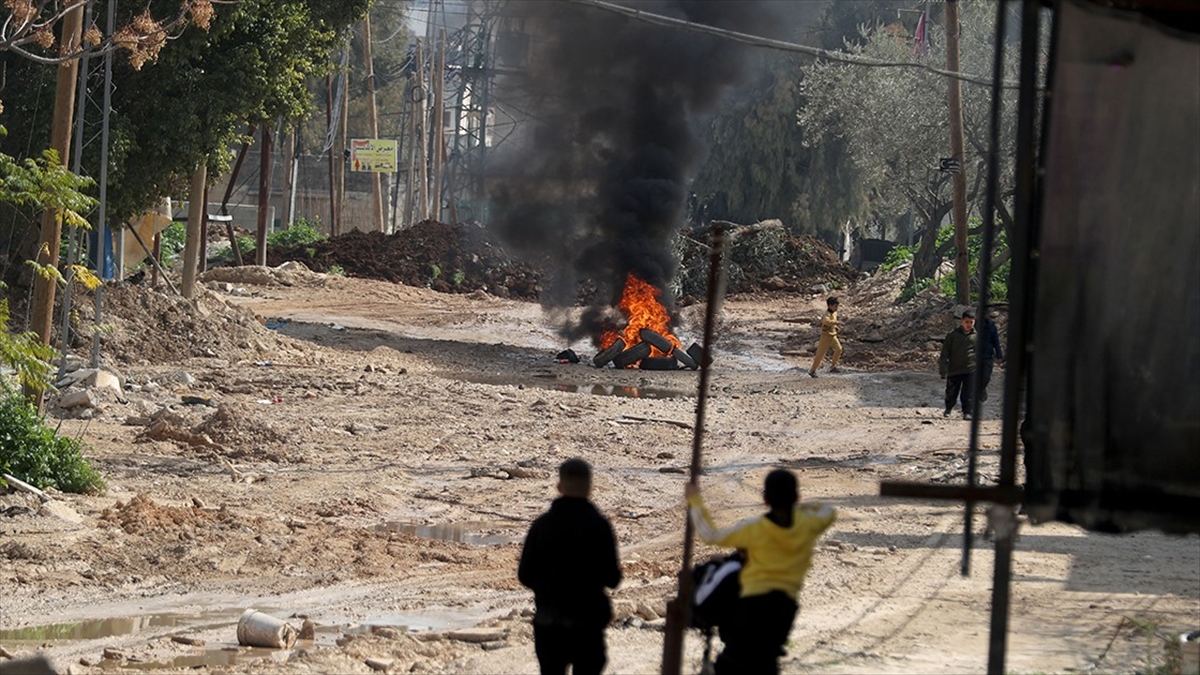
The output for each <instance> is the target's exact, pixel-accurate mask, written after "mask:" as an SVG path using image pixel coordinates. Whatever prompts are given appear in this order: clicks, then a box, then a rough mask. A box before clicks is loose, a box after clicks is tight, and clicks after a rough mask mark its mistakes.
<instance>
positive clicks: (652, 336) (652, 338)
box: [638, 328, 675, 354]
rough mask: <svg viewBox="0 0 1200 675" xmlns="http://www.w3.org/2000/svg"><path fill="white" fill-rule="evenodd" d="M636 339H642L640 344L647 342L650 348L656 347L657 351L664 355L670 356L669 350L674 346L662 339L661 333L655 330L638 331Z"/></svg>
mask: <svg viewBox="0 0 1200 675" xmlns="http://www.w3.org/2000/svg"><path fill="white" fill-rule="evenodd" d="M638 337H640V338H642V342H649V343H650V346H652V347H657V348H658V350H659V351H661V352H662V353H664V354H670V353H671V349H672V348H673V347H674V346H675V345H673V344H671V341H670V340H668V339H667V338H665V337H663V336H662V333H659V332H658V331H655V330H650V329H649V328H642V329H641V330H639V331H638Z"/></svg>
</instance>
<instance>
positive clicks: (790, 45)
mask: <svg viewBox="0 0 1200 675" xmlns="http://www.w3.org/2000/svg"><path fill="white" fill-rule="evenodd" d="M566 1H567V2H572V3H575V4H577V5H584V6H586V7H595V8H596V9H602V10H604V11H607V12H613V13H616V14H623V15H625V16H627V17H630V18H632V19H635V20H637V21H644V22H646V23H651V24H655V25H659V26H668V27H672V28H682V29H684V30H689V31H692V32H697V33H707V34H709V35H715V36H717V37H722V38H727V39H730V40H734V41H736V42H741V43H743V44H748V45H753V46H755V47H767V48H769V49H779V50H782V51H788V52H799V53H801V54H808V55H810V56H816V57H820V58H824V59H828V60H830V61H838V62H841V63H848V64H850V65H855V66H869V67H872V68H915V69H917V70H925V71H928V72H931V73H934V74H937V75H942V76H944V77H950V78H954V79H956V80H962V81H963V82H970V83H972V84H978V85H982V86H985V87H991V86H992V81H991V79H989V78H986V77H979V76H978V75H970V74H968V73H959V72H954V71H950V70H945V69H942V68H935V67H933V66H930V65H928V64H924V63H917V62H915V61H879V60H877V59H869V58H865V57H861V56H855V55H853V54H847V53H845V52H835V51H830V50H828V49H821V48H820V47H809V46H808V45H801V44H796V43H794V42H786V41H784V40H775V39H773V38H767V37H762V36H760V35H751V34H749V33H741V32H738V31H735V30H728V29H725V28H717V27H716V26H709V25H706V24H702V23H696V22H694V21H686V20H684V19H676V18H674V17H670V16H664V15H662V14H655V13H653V12H647V11H645V10H641V9H634V8H632V7H624V6H622V5H618V4H614V3H611V2H605V0H566ZM1001 86H1002V87H1003V88H1005V89H1016V88H1017V85H1016V84H1009V83H1002V85H1001Z"/></svg>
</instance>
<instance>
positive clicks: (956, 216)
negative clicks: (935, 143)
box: [946, 0, 971, 305]
mask: <svg viewBox="0 0 1200 675" xmlns="http://www.w3.org/2000/svg"><path fill="white" fill-rule="evenodd" d="M958 67H959V66H958V0H946V70H949V71H950V72H952V73H957V72H958ZM948 83H949V85H948V86H949V92H948V93H947V96H946V103H947V105H948V106H949V108H950V155H951V156H952V157H953V158H954V159H957V160H958V162H959V169H958V171H955V172H954V173H953V174H951V184H952V185H951V187H952V192H951V205H952V206H951V212H952V213H953V220H954V251H955V255H954V275H955V293H956V295H957V296H958V304H960V305H969V304H971V278H970V271H969V269H968V261H967V174H966V170H967V162H966V158H965V157H963V113H962V83H961V82H960V81H959V80H958V78H953V77H952V78H949V79H948Z"/></svg>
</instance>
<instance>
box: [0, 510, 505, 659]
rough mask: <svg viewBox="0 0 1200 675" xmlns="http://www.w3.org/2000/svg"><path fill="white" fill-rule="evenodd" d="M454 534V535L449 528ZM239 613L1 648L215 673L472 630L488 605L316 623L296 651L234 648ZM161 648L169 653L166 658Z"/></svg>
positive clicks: (49, 633) (138, 621)
mask: <svg viewBox="0 0 1200 675" xmlns="http://www.w3.org/2000/svg"><path fill="white" fill-rule="evenodd" d="M431 527H433V526H431ZM451 529H452V531H453V528H451ZM461 531H462V530H461V529H459V530H457V532H461ZM441 534H448V533H447V532H442V533H441ZM450 536H457V535H456V534H451V535H450ZM244 611H245V610H244V609H241V608H239V609H230V610H220V611H210V612H198V613H196V612H193V613H187V612H179V613H171V612H161V613H156V614H146V615H139V616H125V617H109V618H103V619H89V620H84V621H74V622H69V623H58V624H49V625H42V626H27V627H24V628H13V629H0V645H2V646H4V647H6V648H8V649H9V650H10V651H23V650H44V649H46V648H47V647H54V646H60V647H61V646H65V645H78V646H84V645H87V646H88V647H92V646H93V645H88V643H94V650H95V652H96V657H97V658H96V659H95V667H97V668H98V669H100V670H118V669H119V670H121V671H128V670H144V671H146V672H159V671H163V670H172V669H201V668H219V667H222V666H234V665H238V664H249V663H255V662H262V661H264V660H272V661H276V662H283V661H286V660H287V659H288V658H289V657H290V656H291V654H292V653H293V651H294V649H300V648H306V647H311V646H313V645H321V646H329V645H333V644H334V643H335V641H336V640H337V639H338V638H339V637H340V636H341V635H344V634H370V633H372V632H374V631H375V630H377V629H379V628H389V629H392V630H398V631H402V632H424V631H439V630H456V629H461V628H469V627H471V626H475V625H477V624H478V623H479V622H480V621H482V620H483V619H484V618H485V616H486V614H487V607H486V606H485V605H482V604H480V605H477V606H472V607H444V606H431V607H424V608H419V609H414V610H412V611H408V612H397V613H391V614H387V615H380V616H372V617H370V618H368V619H365V620H362V621H357V622H355V621H351V622H343V623H339V622H331V623H327V624H322V623H320V622H318V623H317V626H316V628H315V631H314V633H315V635H314V639H312V640H299V641H297V642H296V644H295V647H294V649H290V650H289V649H266V648H261V647H247V646H242V645H239V644H238V643H237V640H236V635H237V625H238V620H239V618H240V617H241V615H242V612H244ZM266 613H268V614H270V615H272V616H275V617H279V618H281V619H283V620H285V621H287V622H288V623H290V624H292V625H293V626H294V627H296V628H299V627H300V625H301V624H302V623H303V621H304V620H303V619H301V618H297V616H296V615H295V614H294V613H293V612H291V611H289V610H285V609H278V608H273V609H271V610H269V611H267V612H266ZM214 636H215V638H216V639H214ZM131 637H138V638H140V641H139V640H137V639H135V640H134V641H132V642H131V641H130V638H131ZM173 637H181V638H187V639H189V640H195V641H196V643H195V644H190V645H189V644H183V643H180V644H172V645H170V646H169V647H168V646H167V645H166V644H165V641H167V640H171V638H173ZM224 638H230V639H228V640H226V639H224ZM114 645H120V646H119V647H117V648H114V649H113V652H110V653H106V655H105V657H104V658H99V657H100V654H101V653H105V652H108V650H109V649H110V648H112V647H113V646H114ZM164 648H165V649H169V650H171V651H172V652H174V653H173V654H166V655H164V654H163V653H162V651H163V649H164Z"/></svg>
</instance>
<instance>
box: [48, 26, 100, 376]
mask: <svg viewBox="0 0 1200 675" xmlns="http://www.w3.org/2000/svg"><path fill="white" fill-rule="evenodd" d="M91 23H92V3H91V2H88V4H87V7H85V8H84V11H83V25H84V26H87V25H90V24H91ZM90 67H91V58H90V57H89V56H88V52H86V51H85V52H84V53H83V58H82V59H80V62H79V83H78V84H77V85H76V86H75V139H74V140H75V145H74V148H73V149H72V153H73V157H72V158H71V172H72V173H74V174H75V175H76V176H78V175H81V174H82V172H83V118H84V113H85V112H86V110H87V81H88V75H89V68H90ZM78 257H79V228H78V227H76V226H75V225H72V226H71V229H70V230H68V232H67V276H66V282H67V283H66V286H65V287H64V289H63V299H62V318H61V320H60V321H61V323H60V324H59V329H58V345H59V348H58V351H59V353H60V354H61V358H60V359H59V361H58V378H57V379H60V380H61V379H62V376H63V375H64V374H66V372H67V347H68V345H70V344H71V306H72V305H73V304H74V299H75V298H74V296H75V294H74V293H73V292H72V286H71V284H72V282H73V281H74V280H75V263H76V262H77V258H78Z"/></svg>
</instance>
